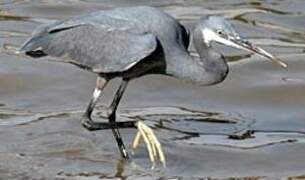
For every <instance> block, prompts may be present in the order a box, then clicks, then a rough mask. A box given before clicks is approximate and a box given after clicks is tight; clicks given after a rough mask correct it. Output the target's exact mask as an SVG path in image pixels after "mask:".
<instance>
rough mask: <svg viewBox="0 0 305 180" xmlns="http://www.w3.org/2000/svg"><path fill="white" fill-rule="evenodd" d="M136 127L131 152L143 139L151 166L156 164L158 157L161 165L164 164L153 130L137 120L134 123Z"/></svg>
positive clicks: (159, 145)
mask: <svg viewBox="0 0 305 180" xmlns="http://www.w3.org/2000/svg"><path fill="white" fill-rule="evenodd" d="M136 126H137V128H138V130H139V131H138V133H137V135H136V136H135V138H134V141H133V144H132V149H133V152H134V151H135V150H136V149H137V148H138V146H139V144H140V142H141V140H142V139H143V140H144V142H145V144H146V146H147V150H148V155H149V159H150V161H151V163H152V168H154V166H155V164H156V159H158V158H159V160H160V162H161V163H162V164H163V166H164V167H165V166H166V160H165V156H164V153H163V150H162V146H161V144H160V142H159V141H158V139H157V137H156V135H155V133H154V131H153V130H152V129H151V128H150V127H148V126H147V125H146V124H144V122H142V121H138V122H137V124H136Z"/></svg>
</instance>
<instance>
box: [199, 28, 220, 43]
mask: <svg viewBox="0 0 305 180" xmlns="http://www.w3.org/2000/svg"><path fill="white" fill-rule="evenodd" d="M201 32H202V37H203V39H204V43H205V44H208V45H209V44H210V42H211V41H217V40H218V39H219V38H220V37H219V36H218V35H217V34H216V33H215V32H214V31H212V30H211V29H207V28H204V29H202V30H201Z"/></svg>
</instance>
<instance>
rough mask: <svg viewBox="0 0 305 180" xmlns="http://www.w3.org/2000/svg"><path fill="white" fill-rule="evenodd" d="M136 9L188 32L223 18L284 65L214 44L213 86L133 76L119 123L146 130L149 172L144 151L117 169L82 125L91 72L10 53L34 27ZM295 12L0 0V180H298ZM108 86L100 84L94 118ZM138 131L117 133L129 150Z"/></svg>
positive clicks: (196, 4)
mask: <svg viewBox="0 0 305 180" xmlns="http://www.w3.org/2000/svg"><path fill="white" fill-rule="evenodd" d="M134 5H152V6H156V7H159V8H161V9H163V10H165V11H167V12H168V13H170V14H171V15H173V16H174V17H176V18H178V19H180V20H181V22H182V23H183V24H185V25H187V26H191V25H192V24H193V23H194V22H195V21H196V19H198V18H200V16H202V15H206V14H220V15H224V16H225V17H227V18H229V19H231V21H232V23H233V24H234V25H235V26H236V28H237V29H238V31H239V32H240V33H241V34H242V35H243V36H244V37H246V38H248V39H250V41H252V42H255V43H256V44H258V45H261V46H262V47H264V48H266V49H267V50H269V51H271V52H272V53H274V54H275V55H277V56H278V57H280V58H281V59H282V60H283V61H285V62H287V64H288V66H289V68H288V69H287V70H284V69H280V68H278V67H276V66H274V65H272V64H270V63H269V62H267V61H263V59H262V58H260V57H257V56H254V55H252V54H248V53H247V52H241V51H236V50H234V49H229V48H224V47H222V46H220V47H219V49H218V50H219V51H222V52H224V53H225V55H226V56H227V57H228V60H229V61H230V67H231V71H230V74H229V76H228V78H227V79H226V81H224V82H223V83H222V84H219V85H216V86H211V87H197V86H195V85H191V84H185V83H183V82H181V81H179V80H176V79H173V78H168V77H162V76H147V77H143V78H140V79H137V80H134V81H133V82H131V83H130V86H129V87H128V90H127V93H126V95H125V96H124V98H123V100H122V103H121V106H120V109H119V113H118V114H119V119H120V120H127V119H132V120H138V119H142V120H145V122H146V123H147V124H149V125H150V126H151V127H154V128H155V132H156V134H157V136H158V137H159V139H160V141H161V143H162V145H163V148H164V151H165V153H166V156H167V160H168V164H167V168H163V167H162V166H161V165H160V166H157V168H156V169H155V170H151V169H150V165H149V160H148V156H147V152H146V149H145V147H144V146H141V148H140V149H139V150H138V151H137V152H136V154H135V155H134V156H133V162H132V163H127V162H124V161H122V160H121V159H120V156H119V153H118V151H117V147H116V143H115V141H114V138H113V136H112V133H111V132H110V131H100V132H88V131H86V130H85V129H84V128H82V126H81V124H80V117H81V115H82V113H83V111H84V109H85V107H86V105H87V103H88V101H89V99H90V97H91V92H92V90H93V88H94V86H95V78H96V77H95V75H93V74H91V73H89V72H86V71H83V70H80V69H78V68H75V67H74V66H72V65H69V64H62V63H56V62H50V61H43V60H33V59H30V58H26V57H24V56H17V55H15V54H14V53H13V51H14V48H16V47H18V46H20V44H21V43H22V42H23V41H24V40H25V39H26V38H27V37H28V36H29V35H30V33H31V32H32V30H33V29H34V28H35V27H37V26H38V25H40V24H42V23H47V22H51V21H54V20H56V19H62V18H67V17H70V16H73V15H79V14H82V13H88V12H92V11H95V10H102V9H109V8H114V7H122V6H134ZM304 11H305V2H304V1H303V0H293V1H291V0H281V1H280V0H230V1H227V0H213V1H212V0H192V1H183V0H154V1H152V0H125V1H123V0H57V1H38V0H14V1H13V0H2V1H1V0H0V54H1V55H0V97H1V98H0V144H1V145H0V179H23V178H25V179H26V178H29V179H41V178H46V179H56V178H58V179H60V178H62V179H98V178H104V179H159V178H160V179H162V178H164V179H171V178H172V179H182V178H183V179H192V178H193V179H197V178H205V177H212V178H229V177H239V178H242V177H252V178H254V179H255V178H258V179H259V178H260V177H269V178H274V177H290V176H301V175H304V174H305V155H304V150H305V130H304V129H305V111H304V109H305V92H304V89H305V71H304V69H305V14H304ZM45 60H48V58H45ZM117 85H118V84H117V82H116V81H115V82H113V83H111V84H110V86H109V87H107V89H106V91H105V93H104V95H103V98H102V99H103V100H102V101H101V103H100V105H99V108H98V110H97V111H96V113H95V117H96V118H98V117H99V116H100V115H99V112H101V111H102V107H103V106H106V105H108V104H109V101H110V100H111V98H112V96H113V91H114V89H115V87H117ZM135 133H136V130H134V129H128V130H122V135H123V136H124V141H125V143H126V144H128V145H130V144H131V141H132V139H133V137H134V135H135Z"/></svg>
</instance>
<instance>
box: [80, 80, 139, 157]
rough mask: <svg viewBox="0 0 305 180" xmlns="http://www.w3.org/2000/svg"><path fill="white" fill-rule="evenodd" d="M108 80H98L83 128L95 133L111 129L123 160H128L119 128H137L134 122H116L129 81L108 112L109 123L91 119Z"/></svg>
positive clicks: (124, 81)
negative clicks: (119, 106)
mask: <svg viewBox="0 0 305 180" xmlns="http://www.w3.org/2000/svg"><path fill="white" fill-rule="evenodd" d="M107 82H108V81H107V80H106V79H104V78H101V77H99V78H98V79H97V84H96V88H95V90H94V93H93V97H92V99H91V101H90V103H89V105H88V107H87V110H86V112H85V114H84V116H83V118H84V119H83V120H82V124H83V126H84V127H85V128H86V129H88V130H90V131H95V130H102V129H110V128H111V130H112V132H113V135H114V137H115V139H116V141H117V144H118V146H119V149H120V153H121V155H122V157H123V158H125V159H128V154H127V151H126V148H125V145H124V143H123V140H122V138H121V135H120V132H119V129H118V128H121V127H122V128H136V126H135V122H134V121H128V122H118V123H117V122H115V120H116V110H117V107H118V105H119V102H120V100H121V98H122V96H123V93H124V91H125V89H126V87H127V84H128V81H127V80H123V81H122V83H121V85H120V87H119V89H118V90H117V92H116V94H115V96H114V99H113V101H112V103H111V105H110V107H109V110H108V111H109V112H108V115H109V117H108V119H109V123H101V122H93V121H92V119H91V114H92V111H93V109H94V107H95V105H96V103H97V100H98V98H99V97H100V95H101V92H102V90H103V89H104V87H105V86H106V84H107Z"/></svg>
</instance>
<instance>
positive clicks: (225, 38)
mask: <svg viewBox="0 0 305 180" xmlns="http://www.w3.org/2000/svg"><path fill="white" fill-rule="evenodd" d="M215 40H216V41H217V42H219V43H222V44H224V45H228V46H232V47H235V48H238V49H243V50H246V51H249V52H252V53H255V54H257V55H259V56H262V57H265V58H267V59H269V60H271V62H273V63H275V64H277V65H279V66H281V67H282V68H287V64H285V63H284V62H282V61H281V60H279V59H278V58H277V57H275V56H274V55H272V54H270V53H269V52H267V51H265V50H264V49H262V48H260V47H258V46H255V45H253V44H252V43H250V42H249V41H246V40H244V39H242V38H240V37H237V38H236V37H234V36H229V35H222V36H218V38H217V39H215Z"/></svg>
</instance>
